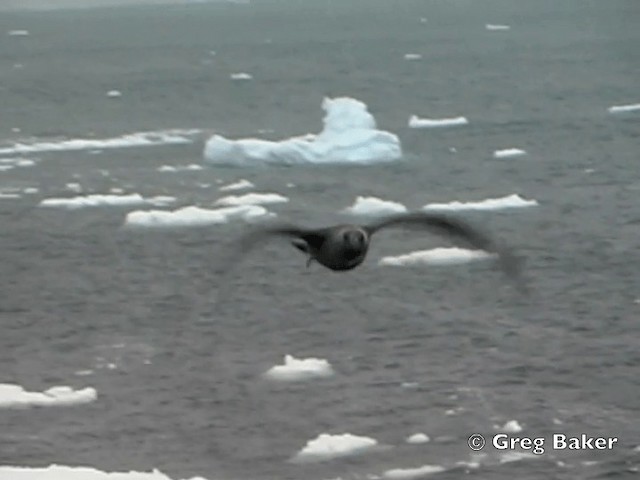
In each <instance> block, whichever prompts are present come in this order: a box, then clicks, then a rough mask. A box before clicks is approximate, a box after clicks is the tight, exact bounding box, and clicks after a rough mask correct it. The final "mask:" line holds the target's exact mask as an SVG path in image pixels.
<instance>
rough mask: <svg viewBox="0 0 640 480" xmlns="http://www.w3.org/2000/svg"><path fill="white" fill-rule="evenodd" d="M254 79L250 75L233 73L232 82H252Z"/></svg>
mask: <svg viewBox="0 0 640 480" xmlns="http://www.w3.org/2000/svg"><path fill="white" fill-rule="evenodd" d="M252 78H253V77H252V76H251V75H249V74H248V73H244V72H240V73H232V74H231V80H251V79H252Z"/></svg>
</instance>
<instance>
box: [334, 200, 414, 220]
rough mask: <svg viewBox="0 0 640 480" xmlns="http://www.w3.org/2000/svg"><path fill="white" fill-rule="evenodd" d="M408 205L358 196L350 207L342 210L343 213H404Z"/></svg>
mask: <svg viewBox="0 0 640 480" xmlns="http://www.w3.org/2000/svg"><path fill="white" fill-rule="evenodd" d="M406 211H407V207H405V206H404V205H403V204H401V203H398V202H392V201H390V200H382V199H381V198H377V197H361V196H358V197H357V198H356V200H355V202H354V203H353V205H351V206H350V207H347V208H345V209H343V210H342V213H348V214H352V215H386V214H391V213H403V212H406Z"/></svg>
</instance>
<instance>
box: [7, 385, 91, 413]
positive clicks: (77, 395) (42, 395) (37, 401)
mask: <svg viewBox="0 0 640 480" xmlns="http://www.w3.org/2000/svg"><path fill="white" fill-rule="evenodd" d="M97 396H98V395H97V393H96V391H95V389H93V388H90V387H88V388H84V389H82V390H74V389H73V388H71V387H64V386H62V387H51V388H50V389H48V390H45V391H44V392H27V391H26V390H25V389H24V388H23V387H21V386H20V385H12V384H9V383H0V408H27V407H68V406H71V405H81V404H83V403H90V402H93V401H94V400H95V399H96V398H97Z"/></svg>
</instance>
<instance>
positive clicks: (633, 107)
mask: <svg viewBox="0 0 640 480" xmlns="http://www.w3.org/2000/svg"><path fill="white" fill-rule="evenodd" d="M638 110H640V103H634V104H629V105H614V106H613V107H609V113H628V112H637V111H638Z"/></svg>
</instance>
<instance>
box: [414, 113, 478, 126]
mask: <svg viewBox="0 0 640 480" xmlns="http://www.w3.org/2000/svg"><path fill="white" fill-rule="evenodd" d="M468 123H469V121H468V120H467V118H466V117H451V118H420V117H418V116H417V115H411V117H409V127H410V128H440V127H456V126H458V125H466V124H468Z"/></svg>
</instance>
